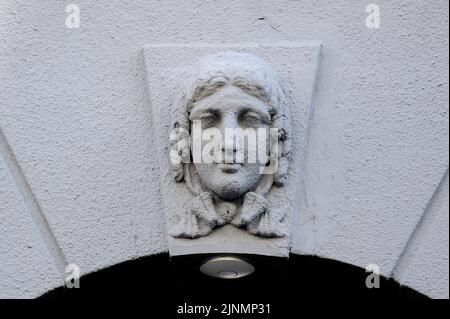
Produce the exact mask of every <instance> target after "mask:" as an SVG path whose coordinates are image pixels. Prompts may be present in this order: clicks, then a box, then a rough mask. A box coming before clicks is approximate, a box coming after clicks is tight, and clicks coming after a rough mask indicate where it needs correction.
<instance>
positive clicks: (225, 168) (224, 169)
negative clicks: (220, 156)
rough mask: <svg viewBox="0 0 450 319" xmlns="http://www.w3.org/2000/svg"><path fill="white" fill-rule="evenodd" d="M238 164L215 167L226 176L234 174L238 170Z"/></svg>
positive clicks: (224, 164)
mask: <svg viewBox="0 0 450 319" xmlns="http://www.w3.org/2000/svg"><path fill="white" fill-rule="evenodd" d="M239 166H240V164H226V163H222V164H218V165H217V167H218V168H219V169H220V170H222V172H224V173H227V174H234V173H236V172H237V171H238V170H239Z"/></svg>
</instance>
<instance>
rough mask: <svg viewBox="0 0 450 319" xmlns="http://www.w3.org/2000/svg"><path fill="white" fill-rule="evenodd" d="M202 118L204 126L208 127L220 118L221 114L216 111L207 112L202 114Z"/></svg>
mask: <svg viewBox="0 0 450 319" xmlns="http://www.w3.org/2000/svg"><path fill="white" fill-rule="evenodd" d="M200 120H201V122H202V127H203V128H208V127H211V126H213V125H214V124H215V123H216V122H217V121H218V120H219V116H218V114H216V113H214V112H207V113H203V114H202V115H201V116H200Z"/></svg>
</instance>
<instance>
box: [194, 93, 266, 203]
mask: <svg viewBox="0 0 450 319" xmlns="http://www.w3.org/2000/svg"><path fill="white" fill-rule="evenodd" d="M189 120H190V121H191V122H193V121H198V120H199V121H201V129H202V130H203V131H204V130H207V129H211V128H213V129H217V130H218V131H220V133H221V136H222V137H225V136H226V131H225V130H226V129H228V134H229V132H230V129H232V130H233V132H234V134H233V139H234V140H235V141H236V139H237V136H236V132H237V130H236V129H241V130H246V129H248V128H251V129H254V130H255V131H256V130H258V129H265V130H266V131H267V132H268V130H269V127H270V124H271V116H270V114H269V111H268V107H267V105H266V103H264V102H263V101H261V100H260V99H258V98H256V97H255V96H252V95H250V94H248V93H246V92H245V91H243V90H242V89H240V88H238V87H235V86H231V85H228V86H225V87H224V88H221V89H220V90H218V91H217V92H215V93H214V94H212V95H210V96H207V97H205V98H203V99H201V100H200V101H198V102H196V103H195V104H194V105H193V108H192V111H191V113H190V117H189ZM260 132H261V130H260ZM228 144H230V143H228ZM234 144H235V145H236V144H238V148H236V147H233V145H231V146H230V145H227V143H225V141H224V140H223V141H222V145H223V147H221V148H222V149H221V150H218V151H219V152H222V156H220V157H219V160H215V161H213V162H212V163H210V164H208V163H204V162H202V163H196V164H195V168H196V170H197V172H198V174H199V176H200V179H201V181H202V183H203V184H204V185H205V186H206V187H207V188H208V189H209V190H210V191H212V192H213V193H214V194H216V195H217V196H218V197H220V198H221V199H223V200H226V201H234V200H237V199H239V198H241V197H242V196H243V195H244V194H245V193H247V192H249V191H251V190H252V189H254V188H255V187H256V185H257V184H258V182H259V181H260V179H261V172H260V167H261V165H265V163H259V162H258V161H256V163H255V162H254V161H250V162H249V161H248V157H247V156H244V161H243V162H241V163H237V162H239V161H236V156H235V155H236V152H238V151H239V152H242V154H247V155H248V153H247V151H248V150H247V146H248V144H247V143H244V145H240V146H239V144H243V143H234ZM231 153H232V154H233V156H232V157H231V158H233V160H231V161H230V160H227V161H226V160H225V154H231ZM228 156H230V155H228ZM220 158H221V159H220ZM228 158H230V157H228Z"/></svg>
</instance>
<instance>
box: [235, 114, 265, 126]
mask: <svg viewBox="0 0 450 319" xmlns="http://www.w3.org/2000/svg"><path fill="white" fill-rule="evenodd" d="M239 121H240V122H241V123H243V124H247V125H259V124H261V123H262V119H261V116H260V115H259V114H258V113H256V112H251V111H248V112H243V113H242V114H240V116H239Z"/></svg>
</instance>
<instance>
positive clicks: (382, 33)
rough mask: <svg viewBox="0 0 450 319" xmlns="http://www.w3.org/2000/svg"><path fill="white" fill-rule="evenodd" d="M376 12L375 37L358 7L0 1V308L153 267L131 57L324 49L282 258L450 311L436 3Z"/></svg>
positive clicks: (157, 236)
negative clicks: (118, 268)
mask: <svg viewBox="0 0 450 319" xmlns="http://www.w3.org/2000/svg"><path fill="white" fill-rule="evenodd" d="M70 2H74V3H76V4H79V6H80V9H81V25H80V28H79V29H68V28H66V26H65V24H64V22H65V18H66V13H65V12H64V9H65V5H66V4H68V3H70ZM372 2H376V3H377V4H378V5H379V6H380V8H381V28H380V29H368V28H367V27H366V26H365V18H366V13H365V6H366V5H367V4H368V3H369V2H367V3H366V2H364V1H360V0H358V1H356V0H354V1H343V0H342V1H340V0H339V1H321V0H316V1H294V0H281V1H280V0H276V1H275V0H273V1H256V0H245V1H243V0H235V1H210V0H202V1H179V0H178V1H172V0H164V1H156V0H154V1H147V0H136V1H132V2H124V1H119V0H108V1H106V0H105V1H88V0H73V1H50V0H47V1H25V0H21V1H19V0H14V1H13V0H1V1H0V39H1V42H0V88H1V90H0V128H1V131H2V132H3V133H2V134H0V145H1V146H2V147H1V148H0V150H1V152H0V157H1V161H0V176H1V179H0V233H1V234H2V236H1V237H0V297H35V296H37V295H39V294H41V293H43V292H45V291H47V290H48V289H51V288H53V287H55V286H58V285H60V284H61V283H62V279H61V276H62V275H63V273H62V270H63V266H64V264H65V263H76V264H78V265H79V266H80V267H81V270H82V272H83V273H89V272H92V271H95V270H98V269H101V268H103V267H106V266H109V265H112V264H115V263H118V262H121V261H124V260H128V259H132V258H136V257H139V256H143V255H148V254H154V253H158V252H162V251H166V250H167V245H166V238H165V233H164V227H165V225H164V222H163V220H164V219H163V216H162V213H161V211H160V210H159V209H157V208H158V207H160V196H159V194H158V182H157V180H156V177H155V176H156V175H155V172H158V167H157V160H156V157H155V156H156V155H155V154H153V150H154V147H155V145H154V143H155V139H154V138H153V137H152V135H151V131H152V128H151V108H150V105H149V103H148V100H147V97H146V92H145V80H144V77H145V72H144V67H143V61H142V57H141V55H140V52H141V49H142V47H143V46H144V45H145V44H154V43H190V42H203V43H222V42H229V43H247V42H264V43H267V42H269V43H276V42H280V41H296V42H302V41H322V43H323V56H322V61H321V69H320V74H319V79H318V80H319V83H318V88H317V92H316V98H315V102H314V116H313V119H312V130H311V137H310V141H309V147H308V149H307V158H306V161H305V172H304V176H305V192H304V196H303V197H304V198H303V201H302V202H303V203H302V207H301V208H300V209H299V211H300V214H299V218H297V220H296V221H295V225H294V229H295V235H294V238H293V242H292V246H293V251H294V252H295V253H301V254H317V255H319V256H324V257H328V258H334V259H338V260H342V261H344V262H349V263H352V264H355V265H358V266H362V267H365V266H366V265H368V264H370V263H376V264H378V265H379V266H380V267H381V270H382V272H383V274H385V275H388V276H391V275H393V276H394V277H395V278H396V279H398V280H399V281H400V282H402V283H404V284H407V285H409V286H411V287H413V288H415V289H418V290H419V291H421V292H424V293H426V294H428V295H430V296H433V297H448V191H445V192H444V191H443V189H445V187H447V188H448V186H445V185H448V184H446V183H448V182H446V180H447V179H446V178H448V177H444V175H445V174H446V172H447V170H448V1H445V0H439V1H419V0H414V1H412V0H411V1H407V0H399V1H395V2H394V1H385V0H383V1H381V0H380V1H372ZM3 135H4V136H3ZM442 180H443V182H441V181H442ZM439 185H440V186H439ZM424 214H425V215H424ZM29 247H31V248H29ZM46 248H47V249H46Z"/></svg>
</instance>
